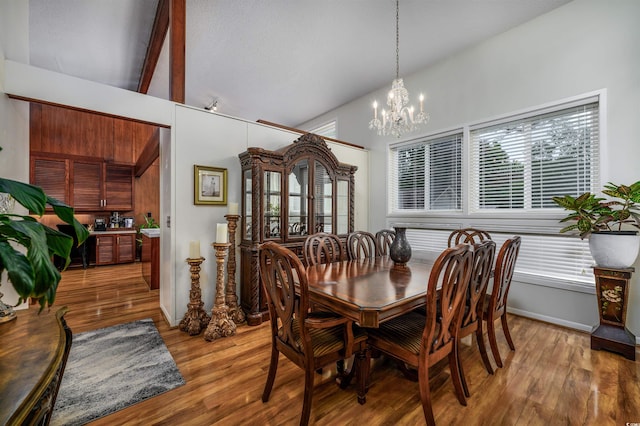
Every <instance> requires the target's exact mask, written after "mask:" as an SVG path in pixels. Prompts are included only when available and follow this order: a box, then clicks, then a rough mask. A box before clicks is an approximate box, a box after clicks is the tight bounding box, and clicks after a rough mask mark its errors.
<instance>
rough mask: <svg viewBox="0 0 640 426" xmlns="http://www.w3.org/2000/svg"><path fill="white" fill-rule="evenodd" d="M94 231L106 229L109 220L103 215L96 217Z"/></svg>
mask: <svg viewBox="0 0 640 426" xmlns="http://www.w3.org/2000/svg"><path fill="white" fill-rule="evenodd" d="M93 230H94V231H106V230H107V221H106V220H105V219H104V218H102V217H96V219H95V221H94V224H93Z"/></svg>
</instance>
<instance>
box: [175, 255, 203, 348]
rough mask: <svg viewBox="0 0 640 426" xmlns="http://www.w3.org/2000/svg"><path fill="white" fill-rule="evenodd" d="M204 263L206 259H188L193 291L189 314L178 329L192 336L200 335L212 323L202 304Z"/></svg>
mask: <svg viewBox="0 0 640 426" xmlns="http://www.w3.org/2000/svg"><path fill="white" fill-rule="evenodd" d="M203 261H204V257H199V258H197V259H191V258H188V259H187V263H188V264H189V266H190V268H189V270H190V271H191V291H189V303H188V304H187V313H186V314H184V318H182V321H180V324H179V325H178V328H180V331H184V332H187V333H189V335H190V336H196V335H198V334H200V332H201V331H202V330H204V328H205V327H206V326H207V324H208V323H209V321H210V318H209V315H207V313H206V312H205V310H204V308H203V306H204V303H203V302H202V291H201V290H200V264H201V263H202V262H203Z"/></svg>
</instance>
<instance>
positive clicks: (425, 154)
mask: <svg viewBox="0 0 640 426" xmlns="http://www.w3.org/2000/svg"><path fill="white" fill-rule="evenodd" d="M389 198H390V199H389V205H390V206H391V210H392V211H393V212H402V211H414V212H415V211H434V210H461V209H462V133H461V132H460V133H456V134H452V135H448V136H443V137H438V138H433V139H426V140H422V141H419V142H417V143H415V142H414V143H412V144H409V145H399V146H395V147H391V156H390V161H389Z"/></svg>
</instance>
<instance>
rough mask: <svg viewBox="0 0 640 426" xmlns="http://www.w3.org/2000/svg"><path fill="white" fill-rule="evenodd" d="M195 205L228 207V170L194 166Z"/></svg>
mask: <svg viewBox="0 0 640 426" xmlns="http://www.w3.org/2000/svg"><path fill="white" fill-rule="evenodd" d="M193 187H194V194H193V204H196V205H219V206H226V205H227V169H224V168H221V167H209V166H199V165H194V166H193Z"/></svg>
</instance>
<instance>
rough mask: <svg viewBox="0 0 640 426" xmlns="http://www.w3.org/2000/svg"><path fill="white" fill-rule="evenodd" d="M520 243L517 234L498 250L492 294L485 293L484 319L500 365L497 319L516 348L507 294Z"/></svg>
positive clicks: (508, 340)
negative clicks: (508, 316) (510, 322)
mask: <svg viewBox="0 0 640 426" xmlns="http://www.w3.org/2000/svg"><path fill="white" fill-rule="evenodd" d="M520 243H521V239H520V237H518V236H515V237H512V238H510V239H508V240H506V241H505V242H504V244H502V247H500V251H499V252H498V257H497V258H496V266H495V271H494V274H493V287H492V289H491V294H487V295H485V301H484V310H483V313H482V319H483V320H484V321H486V322H487V336H488V338H489V345H490V346H491V352H492V353H493V359H494V360H495V361H496V364H497V366H498V367H502V360H501V359H500V351H499V350H498V341H497V340H496V328H495V321H496V320H497V319H498V318H500V320H501V322H502V332H503V333H504V337H506V339H507V343H508V344H509V348H511V350H512V351H515V350H516V347H515V346H514V344H513V340H512V339H511V333H509V326H508V325H507V296H508V295H509V287H510V286H511V278H513V271H514V268H515V264H516V260H517V259H518V253H519V252H520Z"/></svg>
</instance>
